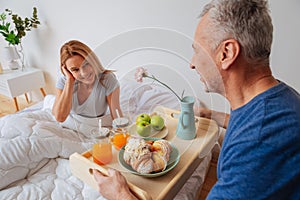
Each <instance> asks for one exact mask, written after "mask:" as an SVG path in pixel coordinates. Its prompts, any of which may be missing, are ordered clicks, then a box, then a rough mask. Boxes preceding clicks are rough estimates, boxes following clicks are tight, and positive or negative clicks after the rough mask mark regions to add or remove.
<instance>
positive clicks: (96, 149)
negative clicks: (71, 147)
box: [92, 142, 112, 165]
mask: <svg viewBox="0 0 300 200" xmlns="http://www.w3.org/2000/svg"><path fill="white" fill-rule="evenodd" d="M92 151H93V152H92V154H93V160H94V162H95V163H97V164H99V165H106V164H108V163H110V162H111V161H112V148H111V144H110V143H101V142H100V143H96V144H94V145H93V150H92Z"/></svg>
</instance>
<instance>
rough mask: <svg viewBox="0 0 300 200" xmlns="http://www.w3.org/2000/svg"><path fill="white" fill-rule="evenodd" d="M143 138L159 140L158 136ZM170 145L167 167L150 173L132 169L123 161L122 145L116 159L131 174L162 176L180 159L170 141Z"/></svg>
mask: <svg viewBox="0 0 300 200" xmlns="http://www.w3.org/2000/svg"><path fill="white" fill-rule="evenodd" d="M145 140H154V141H155V140H160V138H145ZM170 144H171V146H172V152H171V154H170V159H169V161H168V163H167V167H166V169H165V170H164V171H161V172H153V173H150V174H141V173H139V172H137V171H135V170H134V169H132V167H131V166H130V165H128V164H127V163H126V162H125V161H124V158H123V156H124V151H125V147H123V148H122V149H121V150H120V151H119V155H118V160H119V163H120V165H121V166H122V167H124V168H125V169H127V170H128V171H130V172H131V173H132V174H136V175H139V176H143V177H147V178H152V177H158V176H162V175H164V174H166V173H168V172H169V171H171V170H172V169H173V168H174V167H175V166H176V165H177V164H178V162H179V159H180V154H179V151H178V149H177V148H176V147H175V146H174V145H173V144H172V143H170Z"/></svg>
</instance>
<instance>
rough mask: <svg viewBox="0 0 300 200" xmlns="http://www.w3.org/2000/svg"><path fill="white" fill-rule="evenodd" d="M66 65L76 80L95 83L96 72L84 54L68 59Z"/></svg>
mask: <svg viewBox="0 0 300 200" xmlns="http://www.w3.org/2000/svg"><path fill="white" fill-rule="evenodd" d="M66 67H67V69H68V70H69V72H70V73H71V74H72V75H73V77H74V78H75V79H76V80H78V81H80V82H82V83H85V84H92V83H94V81H95V72H94V70H93V68H92V66H91V65H90V64H89V63H88V62H86V60H84V58H83V57H82V56H80V55H75V56H72V57H71V58H69V59H67V60H66Z"/></svg>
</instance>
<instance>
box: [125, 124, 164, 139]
mask: <svg viewBox="0 0 300 200" xmlns="http://www.w3.org/2000/svg"><path fill="white" fill-rule="evenodd" d="M128 132H129V134H130V135H133V136H138V137H142V138H153V137H155V138H160V139H163V138H165V137H166V136H167V135H168V132H169V131H168V128H167V127H166V126H165V127H164V128H163V129H162V130H160V131H157V130H154V129H153V128H152V127H151V134H150V135H149V136H148V137H143V136H140V135H139V134H138V133H137V132H136V124H132V125H130V126H129V128H128Z"/></svg>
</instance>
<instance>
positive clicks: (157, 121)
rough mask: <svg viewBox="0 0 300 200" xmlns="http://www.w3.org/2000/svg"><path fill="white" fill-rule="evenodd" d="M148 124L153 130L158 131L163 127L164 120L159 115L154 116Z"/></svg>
mask: <svg viewBox="0 0 300 200" xmlns="http://www.w3.org/2000/svg"><path fill="white" fill-rule="evenodd" d="M150 124H151V126H152V127H153V128H154V129H155V130H157V131H160V130H162V129H163V128H164V126H165V120H164V118H162V117H161V116H159V115H154V116H152V117H151V122H150Z"/></svg>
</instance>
